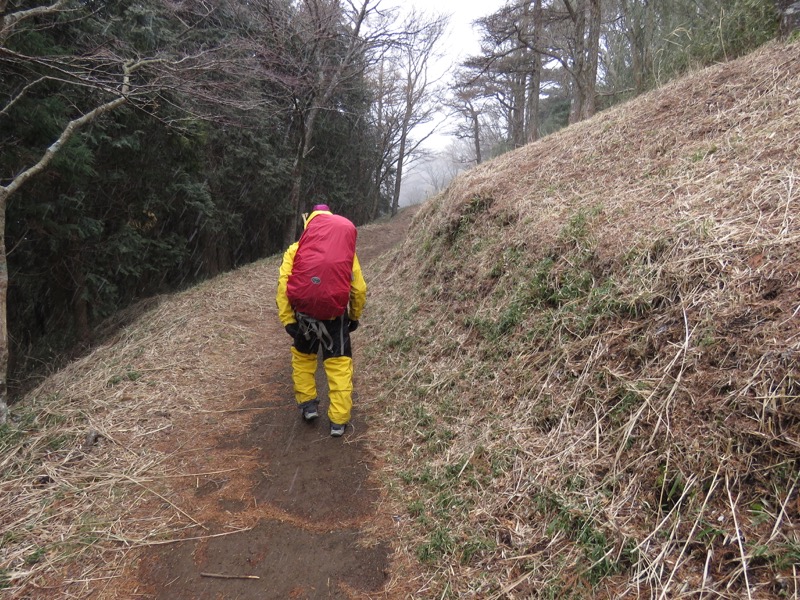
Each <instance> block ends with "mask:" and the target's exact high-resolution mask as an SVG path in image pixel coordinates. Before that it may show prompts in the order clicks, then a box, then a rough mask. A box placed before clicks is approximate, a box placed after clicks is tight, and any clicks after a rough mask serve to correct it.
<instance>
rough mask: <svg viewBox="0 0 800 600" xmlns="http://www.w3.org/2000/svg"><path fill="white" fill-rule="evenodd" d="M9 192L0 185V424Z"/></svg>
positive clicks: (4, 402) (4, 395)
mask: <svg viewBox="0 0 800 600" xmlns="http://www.w3.org/2000/svg"><path fill="white" fill-rule="evenodd" d="M8 196H9V193H8V191H7V190H6V188H4V187H2V186H0V425H3V424H5V423H6V421H7V420H8V383H7V377H8V322H7V317H8V311H7V300H8V257H7V256H6V202H7V200H8Z"/></svg>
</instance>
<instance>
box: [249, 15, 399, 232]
mask: <svg viewBox="0 0 800 600" xmlns="http://www.w3.org/2000/svg"><path fill="white" fill-rule="evenodd" d="M378 1H379V0H361V1H360V2H358V3H356V2H353V1H345V2H342V1H341V0H303V1H302V2H301V3H299V5H297V6H295V5H293V4H291V3H289V2H285V1H282V0H262V3H261V4H262V8H263V10H264V15H265V22H266V23H267V27H268V29H269V35H270V37H271V41H270V43H269V44H267V45H266V46H265V47H264V48H263V53H262V55H261V59H262V61H263V64H264V68H265V69H266V70H267V72H268V73H270V76H271V77H272V79H273V81H274V82H276V83H277V84H279V85H281V86H283V88H284V90H285V91H286V93H287V94H288V95H289V97H290V99H291V103H292V105H293V107H294V108H293V115H292V120H293V126H294V134H295V136H296V141H295V155H294V159H293V164H292V171H291V189H290V191H289V213H288V215H287V217H286V222H285V225H284V231H283V238H284V240H283V241H284V244H285V245H288V244H290V243H291V242H293V241H294V239H295V236H296V232H297V225H298V217H299V215H300V210H301V205H300V204H301V198H302V195H303V191H304V175H305V165H306V159H307V157H308V155H309V153H310V152H313V151H314V137H315V134H316V131H317V122H318V119H319V117H320V115H321V114H322V113H323V112H324V111H328V110H336V109H337V108H336V95H337V94H339V93H342V92H343V91H344V90H346V89H347V88H348V86H350V85H352V84H353V83H354V82H356V81H360V80H361V79H362V78H363V77H364V74H365V73H366V71H367V69H368V68H369V66H370V65H372V64H374V63H375V61H376V60H378V58H379V56H380V50H381V48H382V47H383V46H384V45H386V44H387V43H388V41H387V38H388V37H389V36H390V34H389V33H388V30H387V22H388V16H389V15H388V14H385V13H383V12H382V11H380V10H378Z"/></svg>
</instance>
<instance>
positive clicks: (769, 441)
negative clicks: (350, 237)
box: [364, 44, 800, 598]
mask: <svg viewBox="0 0 800 600" xmlns="http://www.w3.org/2000/svg"><path fill="white" fill-rule="evenodd" d="M799 98H800V45H798V44H793V45H789V46H784V45H769V46H768V47H765V48H764V49H762V50H761V51H759V52H757V53H755V54H753V55H751V56H748V57H746V58H744V59H742V60H739V61H736V62H733V63H730V64H725V65H719V66H716V67H713V68H710V69H707V70H704V71H702V72H698V73H696V74H694V75H692V76H690V77H688V78H685V79H683V80H680V81H677V82H674V83H672V84H670V85H668V86H666V87H664V88H662V89H660V90H658V91H656V92H653V93H651V94H649V95H647V96H645V97H641V98H639V99H637V100H635V101H632V102H630V103H628V104H625V105H624V106H620V107H617V108H615V109H613V110H609V111H607V112H604V113H602V114H600V115H598V116H597V117H596V118H594V119H592V120H590V121H588V122H585V123H581V124H579V125H576V126H572V127H570V128H568V129H567V130H565V131H563V132H561V133H559V134H557V135H554V136H550V137H547V138H546V139H543V140H541V141H540V142H537V143H535V144H532V145H529V146H527V147H525V148H522V149H520V150H518V151H516V152H513V153H510V154H508V155H505V156H503V157H501V158H500V159H498V160H495V161H492V162H490V163H487V164H484V165H481V166H480V167H478V168H475V169H473V170H471V171H470V172H468V173H466V174H464V175H462V176H461V177H459V178H458V179H457V180H456V181H454V182H453V183H452V184H451V185H450V186H449V187H448V188H447V189H446V190H445V191H444V193H442V194H441V195H440V196H438V197H437V198H435V199H434V200H432V201H431V202H430V203H429V204H428V205H427V206H425V207H424V208H423V209H422V210H421V211H420V212H419V213H418V214H417V215H416V217H415V220H414V222H413V223H412V227H411V234H410V237H409V239H408V240H407V241H406V242H405V243H404V245H403V246H402V248H401V249H399V250H397V251H396V252H395V253H394V254H392V255H391V256H389V257H387V258H386V259H385V260H384V262H383V267H382V269H383V270H382V272H381V273H380V274H379V275H380V276H378V277H377V280H378V281H377V283H376V286H374V287H373V290H374V293H373V297H372V305H371V312H370V315H369V317H370V322H372V323H375V328H376V329H377V330H378V331H380V332H381V337H380V338H379V339H376V340H375V341H373V342H372V344H371V346H370V347H369V348H368V349H367V351H366V352H365V354H366V356H365V358H364V360H365V362H366V363H367V365H365V367H366V368H367V369H369V371H370V373H371V375H370V382H371V384H372V385H371V389H372V395H373V398H374V406H376V407H377V406H380V407H381V411H382V413H385V416H382V417H380V418H381V420H382V422H381V426H382V431H380V432H379V433H378V434H377V435H378V437H379V438H381V439H383V440H385V444H386V445H385V448H386V450H385V461H386V463H387V465H386V466H387V471H386V475H385V477H386V482H387V485H388V486H389V487H390V489H391V490H392V498H393V501H394V502H395V503H396V506H397V512H398V517H397V520H398V522H399V523H400V527H399V528H398V531H400V535H401V536H402V539H401V541H400V543H399V546H400V547H402V548H403V550H402V551H401V552H400V553H399V554H398V557H397V559H398V561H399V563H400V564H404V565H405V566H404V567H402V569H404V572H403V576H404V577H406V578H408V579H409V580H411V581H412V585H413V586H414V592H413V593H412V595H413V596H414V597H425V598H433V597H436V598H440V597H441V598H467V597H475V598H568V597H574V598H586V597H602V598H624V597H626V598H639V597H644V598H648V597H651V598H689V597H691V598H697V597H707V598H782V597H795V598H796V597H798V590H799V589H800V580H799V579H798V567H797V564H798V563H799V562H800V538H798V533H799V532H798V526H800V500H798V458H800V403H798V394H800V366H798V365H799V364H800V277H799V276H798V268H799V267H798V265H800V222H799V220H798V207H800V204H799V203H800V199H799V198H798V188H800V181H798V176H800V150H798V148H800V99H799Z"/></svg>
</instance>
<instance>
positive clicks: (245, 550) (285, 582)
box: [95, 210, 413, 600]
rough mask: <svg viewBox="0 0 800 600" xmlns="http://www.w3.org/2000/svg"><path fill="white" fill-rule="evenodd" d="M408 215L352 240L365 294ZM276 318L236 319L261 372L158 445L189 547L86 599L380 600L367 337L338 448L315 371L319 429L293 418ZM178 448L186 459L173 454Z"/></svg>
mask: <svg viewBox="0 0 800 600" xmlns="http://www.w3.org/2000/svg"><path fill="white" fill-rule="evenodd" d="M412 213H413V211H412V210H406V211H403V212H401V213H400V214H399V215H398V217H396V218H394V219H392V220H390V221H388V222H386V223H384V224H380V225H372V226H369V227H367V228H364V229H362V230H361V232H360V234H359V240H358V255H359V259H360V260H361V263H362V268H363V270H364V273H365V278H366V279H367V283H368V285H369V284H370V265H371V263H372V261H373V260H374V259H375V258H376V257H377V256H379V255H380V254H381V253H383V252H384V251H386V250H388V249H390V248H391V247H392V246H393V245H394V244H396V243H398V242H399V241H400V240H402V239H403V237H404V235H405V232H406V230H407V227H408V224H409V222H410V219H411V216H412ZM276 278H277V272H276ZM272 297H274V291H273V296H272ZM274 313H275V309H274V303H273V302H272V298H269V299H267V301H265V306H264V311H263V313H262V314H259V315H237V318H238V320H239V321H240V323H248V324H249V325H250V326H252V327H254V328H255V329H256V335H255V336H254V337H255V339H259V340H263V344H264V346H265V347H264V348H261V349H259V353H260V354H261V355H262V356H263V357H264V360H263V364H260V365H259V367H258V368H259V372H257V373H252V379H248V380H246V381H234V382H231V381H225V382H220V390H219V398H220V400H219V401H213V402H211V403H210V405H209V410H208V412H206V413H205V414H200V415H197V418H195V419H193V420H192V422H190V423H186V424H185V427H184V428H183V430H182V431H180V432H179V434H178V435H177V436H172V437H171V438H170V439H168V440H164V441H163V444H164V447H163V448H162V449H163V450H164V451H166V452H170V453H171V455H170V459H169V460H172V461H175V463H176V468H175V469H173V471H177V472H179V473H183V474H187V475H186V476H180V475H179V476H177V477H175V478H174V479H173V480H171V481H170V483H169V489H168V493H164V491H163V490H162V491H161V492H160V495H161V496H162V497H163V500H164V502H167V503H170V504H173V505H174V506H176V507H180V510H181V512H182V513H184V514H185V515H187V516H188V515H191V517H190V518H191V520H192V521H193V522H194V523H195V526H194V527H192V528H191V529H190V530H188V531H187V539H184V540H181V541H170V542H167V543H164V544H163V545H155V546H153V545H150V546H148V547H146V548H144V549H142V550H141V551H139V554H138V556H137V557H136V561H135V565H133V566H131V567H126V568H125V573H123V574H122V576H121V577H118V578H116V579H115V580H114V581H112V582H110V583H109V584H108V585H106V586H105V587H104V588H103V589H102V590H98V592H97V596H95V597H103V598H108V597H136V598H152V599H164V600H167V599H170V600H179V599H223V598H225V599H227V598H237V599H240V600H246V599H249V598H253V599H256V598H257V599H259V600H265V599H271V598H275V599H278V598H280V599H285V598H372V597H384V596H385V592H384V588H385V585H386V583H387V580H388V572H389V567H390V559H391V556H390V547H389V544H388V543H387V532H388V533H390V532H391V529H390V527H391V525H390V524H391V519H390V518H389V517H388V516H387V515H383V514H380V511H378V510H376V506H377V505H378V502H379V500H380V492H379V490H378V487H377V480H376V478H375V477H374V476H373V474H372V472H373V470H374V465H373V457H372V456H371V454H370V452H369V450H368V445H367V442H368V436H369V420H368V415H365V414H364V413H365V411H362V410H361V409H360V403H359V389H360V388H361V387H362V386H360V385H359V379H360V378H361V377H362V375H361V374H360V373H359V370H358V344H359V339H358V338H359V335H369V327H368V326H366V327H364V328H363V329H362V330H361V331H359V332H356V333H355V334H354V336H353V343H354V347H355V352H356V354H355V373H356V375H355V390H356V391H355V394H354V407H353V419H352V422H351V427H348V429H347V432H346V434H345V435H344V436H343V438H339V439H336V438H331V437H330V435H329V422H328V419H327V417H326V411H327V385H326V382H325V377H324V371H323V369H322V368H321V365H320V368H319V369H318V372H317V385H318V392H319V397H320V400H321V403H320V409H321V410H320V418H319V419H317V420H316V421H315V422H313V423H310V424H309V423H305V422H303V421H302V419H301V418H300V413H299V411H298V410H297V408H296V405H295V403H294V399H293V394H292V383H291V367H290V354H289V347H290V340H289V338H288V336H286V334H285V332H284V331H283V330H282V328H281V326H280V323H279V322H278V320H277V316H276V315H275V314H274ZM368 319H369V303H368V304H367V309H366V311H365V323H368ZM233 390H240V392H239V393H235V392H233ZM241 390H244V391H243V392H242V391H241ZM184 447H187V448H192V450H191V451H190V452H186V453H184V452H181V450H182V449H183V448H184ZM188 474H191V475H188Z"/></svg>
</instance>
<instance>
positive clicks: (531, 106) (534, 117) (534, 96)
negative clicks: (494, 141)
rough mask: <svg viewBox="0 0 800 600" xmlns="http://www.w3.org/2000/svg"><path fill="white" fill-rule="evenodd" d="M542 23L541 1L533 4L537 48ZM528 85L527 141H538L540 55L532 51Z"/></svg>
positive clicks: (540, 77)
mask: <svg viewBox="0 0 800 600" xmlns="http://www.w3.org/2000/svg"><path fill="white" fill-rule="evenodd" d="M543 32H544V22H543V21H542V0H535V2H534V4H533V43H534V47H535V48H538V47H539V45H540V44H541V42H542V34H543ZM531 56H532V60H531V63H532V64H531V67H532V68H531V75H530V84H529V86H528V110H527V112H528V126H527V129H528V141H529V142H535V141H536V140H537V139H539V95H540V93H541V89H542V55H541V53H539V52H538V51H537V50H533V51H532V54H531Z"/></svg>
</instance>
